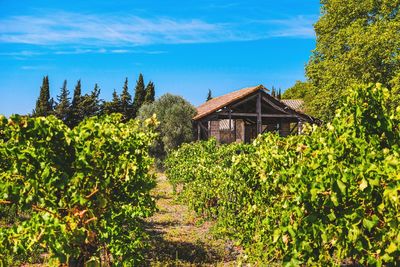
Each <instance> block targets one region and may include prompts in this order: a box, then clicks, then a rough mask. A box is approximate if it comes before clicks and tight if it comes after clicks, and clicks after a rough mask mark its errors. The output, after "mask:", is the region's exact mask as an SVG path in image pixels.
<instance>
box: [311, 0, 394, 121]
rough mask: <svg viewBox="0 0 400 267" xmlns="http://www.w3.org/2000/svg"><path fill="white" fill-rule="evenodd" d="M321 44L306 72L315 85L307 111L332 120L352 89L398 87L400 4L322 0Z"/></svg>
mask: <svg viewBox="0 0 400 267" xmlns="http://www.w3.org/2000/svg"><path fill="white" fill-rule="evenodd" d="M321 4H322V7H321V12H322V16H321V17H320V19H319V21H318V22H317V23H316V24H315V26H314V27H315V31H316V35H317V45H316V48H315V50H314V51H313V54H312V56H311V59H310V61H309V63H308V66H307V67H306V74H307V77H308V78H309V80H310V82H311V83H312V85H313V87H312V88H313V90H312V92H310V93H311V96H310V99H311V101H310V102H309V103H306V109H307V110H309V111H310V112H311V114H313V115H315V116H317V117H319V118H322V119H326V120H330V119H332V117H333V115H334V111H335V110H336V108H338V107H339V101H338V100H339V98H340V96H341V95H343V92H344V91H345V88H347V87H349V86H350V85H352V84H367V83H370V82H372V83H381V84H383V85H384V86H387V87H388V88H389V89H390V90H391V89H393V88H396V87H397V85H396V83H395V82H396V80H397V79H398V76H399V75H400V74H399V73H400V57H399V47H400V24H399V19H400V14H399V10H400V0H382V1H369V0H349V1H342V0H322V1H321Z"/></svg>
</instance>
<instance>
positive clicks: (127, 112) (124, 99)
mask: <svg viewBox="0 0 400 267" xmlns="http://www.w3.org/2000/svg"><path fill="white" fill-rule="evenodd" d="M120 103H121V113H122V114H123V115H124V117H125V119H130V118H132V97H131V95H130V94H129V91H128V78H125V83H124V87H123V88H122V93H121V97H120Z"/></svg>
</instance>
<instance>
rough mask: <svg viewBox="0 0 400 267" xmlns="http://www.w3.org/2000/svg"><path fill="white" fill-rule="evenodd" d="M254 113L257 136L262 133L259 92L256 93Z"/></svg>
mask: <svg viewBox="0 0 400 267" xmlns="http://www.w3.org/2000/svg"><path fill="white" fill-rule="evenodd" d="M256 111H257V135H259V134H261V133H262V117H261V116H262V112H261V92H258V96H257V105H256Z"/></svg>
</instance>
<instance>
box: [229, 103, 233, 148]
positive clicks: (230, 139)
mask: <svg viewBox="0 0 400 267" xmlns="http://www.w3.org/2000/svg"><path fill="white" fill-rule="evenodd" d="M229 141H232V110H231V109H229Z"/></svg>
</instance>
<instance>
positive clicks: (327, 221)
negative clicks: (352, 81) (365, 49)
mask: <svg viewBox="0 0 400 267" xmlns="http://www.w3.org/2000/svg"><path fill="white" fill-rule="evenodd" d="M393 93H394V92H391V91H389V90H388V89H385V88H382V87H381V86H380V85H379V84H378V85H370V86H355V87H352V88H350V89H349V93H348V95H347V96H346V98H345V99H344V100H343V101H342V102H341V106H342V107H343V108H342V109H339V110H338V111H337V113H336V116H335V118H334V120H333V121H332V123H331V124H327V125H326V126H322V127H316V126H313V127H310V126H309V127H308V130H307V133H306V134H304V135H301V136H290V137H286V138H283V137H279V136H277V135H273V134H267V135H264V136H261V137H259V138H258V139H257V140H256V141H255V142H254V144H253V148H252V149H250V148H247V150H245V151H247V153H233V151H235V146H237V144H234V145H229V146H215V145H213V144H212V142H213V141H209V142H207V143H195V144H193V145H185V146H182V147H181V148H180V149H178V150H177V151H175V152H173V153H171V155H170V158H169V159H168V160H167V174H168V178H169V179H170V180H171V182H172V183H174V184H175V186H176V187H179V186H178V185H179V184H182V185H183V191H182V193H181V195H182V196H183V197H185V196H189V198H186V197H185V201H192V202H194V204H192V206H193V207H194V208H195V209H196V210H197V211H198V212H200V213H201V214H206V215H208V214H212V215H214V216H216V217H217V222H218V225H219V232H220V233H222V234H227V235H229V236H230V237H232V238H235V239H236V240H238V242H239V243H241V244H242V245H243V246H244V247H245V248H246V251H247V255H248V257H249V259H251V260H253V261H258V262H262V263H264V264H265V263H268V262H269V263H271V262H282V263H284V264H285V265H288V266H297V265H322V266H326V265H334V266H339V265H340V264H342V263H344V262H349V261H350V262H353V263H357V264H362V265H378V266H379V265H382V264H395V263H398V262H399V261H400V233H399V230H398V229H399V226H400V225H399V223H400V216H399V208H400V207H399V205H400V199H399V192H400V176H399V173H400V147H399V144H400V129H399V125H400V116H399V114H400V106H399V107H396V108H393V109H388V108H387V106H386V103H387V101H388V99H390V98H392V97H393ZM210 142H211V143H210ZM230 146H232V147H230ZM210 147H211V148H210ZM252 151H253V152H252ZM249 152H250V153H249ZM214 154H217V155H218V156H219V160H218V159H217V158H213V157H214V156H213V155H214ZM224 160H225V163H224ZM221 161H222V162H221ZM219 168H222V170H220V169H219ZM180 176H181V177H180ZM210 203H212V204H213V205H209V204H210ZM199 207H200V208H199ZM204 209H206V211H204Z"/></svg>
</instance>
